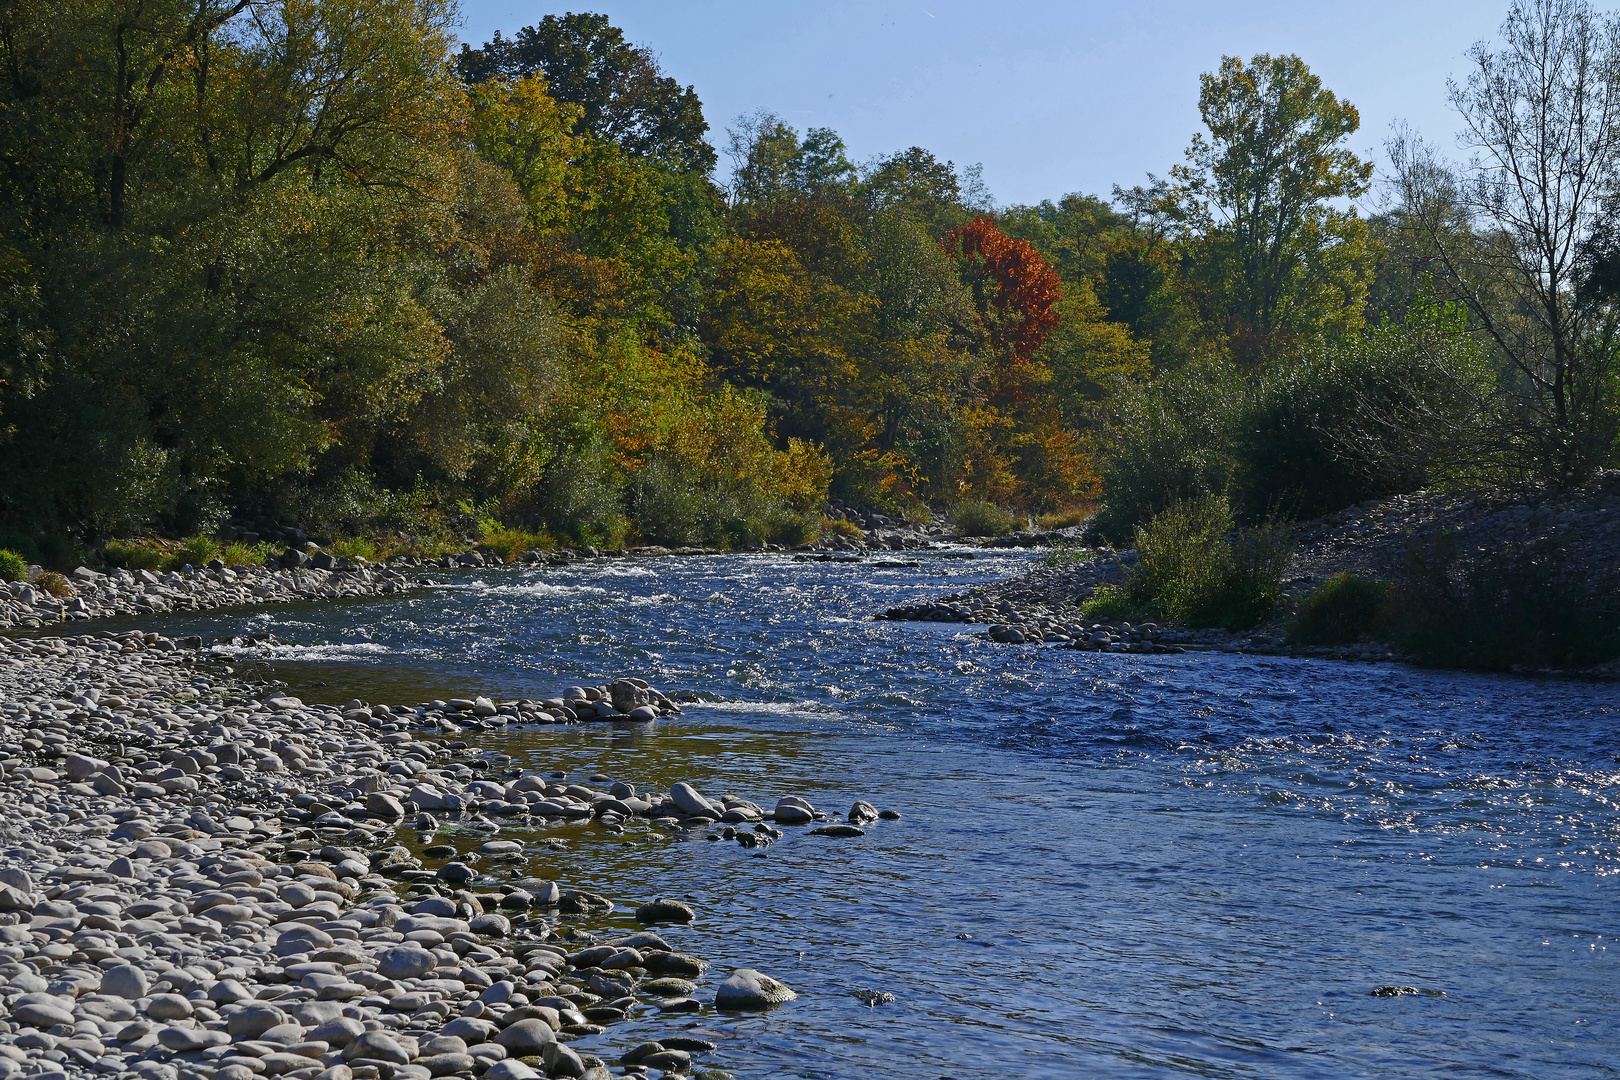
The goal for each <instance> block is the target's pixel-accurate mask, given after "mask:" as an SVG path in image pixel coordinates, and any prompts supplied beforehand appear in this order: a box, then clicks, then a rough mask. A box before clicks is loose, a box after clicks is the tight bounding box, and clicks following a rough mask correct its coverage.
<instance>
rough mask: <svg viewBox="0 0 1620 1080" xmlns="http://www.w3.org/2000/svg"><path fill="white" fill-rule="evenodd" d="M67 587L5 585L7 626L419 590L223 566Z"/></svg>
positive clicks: (86, 575) (339, 576) (380, 578)
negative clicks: (61, 590)
mask: <svg viewBox="0 0 1620 1080" xmlns="http://www.w3.org/2000/svg"><path fill="white" fill-rule="evenodd" d="M67 584H68V588H67V589H66V590H65V593H66V594H65V595H62V596H55V595H52V593H51V592H50V591H49V590H47V589H46V588H45V587H44V585H43V584H40V583H39V581H38V580H36V581H34V582H32V583H30V582H24V581H14V582H10V583H9V584H5V583H0V629H3V628H7V627H19V626H23V627H38V626H46V625H49V624H51V623H57V622H61V621H63V620H69V621H78V620H84V619H93V618H98V617H105V616H109V615H153V614H157V613H159V612H164V611H200V610H203V609H205V608H221V607H253V606H256V605H262V604H290V603H293V602H295V601H301V600H302V601H311V600H315V601H318V600H342V599H347V598H353V597H364V596H390V595H392V594H395V593H401V592H405V591H406V590H408V589H410V588H412V587H413V582H412V581H411V580H410V579H408V578H407V577H406V576H405V575H404V574H402V573H400V572H399V571H397V570H390V569H387V568H384V567H370V566H356V567H355V568H354V569H352V570H320V569H315V568H313V567H310V568H301V569H271V568H269V567H263V566H236V567H229V566H224V565H222V564H219V565H215V566H213V567H205V568H203V569H197V568H187V569H184V570H175V571H171V572H169V573H166V574H154V573H153V572H152V571H150V570H135V571H129V570H109V571H107V572H106V573H100V572H97V571H95V570H91V569H90V568H89V567H85V566H81V567H79V568H78V569H77V570H75V571H73V573H71V574H69V575H67Z"/></svg>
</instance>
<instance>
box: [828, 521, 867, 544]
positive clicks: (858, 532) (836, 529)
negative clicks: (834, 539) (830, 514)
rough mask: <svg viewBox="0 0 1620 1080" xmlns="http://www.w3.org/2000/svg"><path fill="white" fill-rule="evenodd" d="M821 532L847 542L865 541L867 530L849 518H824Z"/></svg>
mask: <svg viewBox="0 0 1620 1080" xmlns="http://www.w3.org/2000/svg"><path fill="white" fill-rule="evenodd" d="M821 532H823V533H827V534H830V535H832V536H842V537H844V538H845V539H846V540H865V539H866V530H865V529H863V528H861V527H860V526H859V525H857V524H855V523H854V522H853V521H850V520H849V519H847V518H822V519H821Z"/></svg>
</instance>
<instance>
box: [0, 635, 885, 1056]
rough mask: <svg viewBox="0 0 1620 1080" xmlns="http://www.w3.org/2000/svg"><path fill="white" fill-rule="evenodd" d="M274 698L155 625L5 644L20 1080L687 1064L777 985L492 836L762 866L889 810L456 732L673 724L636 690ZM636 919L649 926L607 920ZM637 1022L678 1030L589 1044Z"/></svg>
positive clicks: (674, 926) (648, 905) (2, 685)
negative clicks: (641, 776)
mask: <svg viewBox="0 0 1620 1080" xmlns="http://www.w3.org/2000/svg"><path fill="white" fill-rule="evenodd" d="M265 691H266V688H265V687H263V686H250V685H247V684H243V683H241V682H239V681H237V680H235V679H234V678H233V677H232V673H231V671H230V669H229V667H228V666H224V665H221V664H219V663H218V662H217V660H210V658H209V657H208V655H207V654H204V653H201V652H199V651H197V650H195V649H191V648H187V647H185V645H184V643H182V642H177V641H175V640H173V639H170V638H165V637H163V636H161V635H158V634H152V633H147V634H142V633H139V632H128V633H124V634H120V635H117V636H114V635H110V634H108V635H100V636H96V637H77V638H52V639H31V640H26V641H24V640H7V639H0V753H3V754H4V757H3V759H0V804H3V807H4V814H3V819H0V856H3V859H0V865H3V869H0V1003H3V1006H4V1007H3V1010H0V1016H3V1018H0V1077H11V1076H39V1077H51V1076H57V1075H61V1076H71V1075H91V1074H100V1075H107V1074H111V1075H116V1076H121V1077H126V1076H127V1077H139V1078H143V1080H184V1078H197V1080H253V1078H254V1077H258V1076H285V1077H293V1078H295V1080H313V1078H316V1077H319V1078H321V1080H354V1078H359V1080H372V1078H376V1080H394V1078H403V1080H427V1078H429V1077H433V1076H440V1075H449V1074H458V1075H466V1074H469V1073H471V1074H482V1075H483V1076H485V1077H487V1078H490V1080H528V1078H531V1077H536V1076H585V1077H591V1078H593V1080H601V1078H604V1077H607V1076H610V1075H615V1074H617V1075H625V1076H633V1075H637V1074H640V1073H643V1072H644V1071H645V1070H647V1069H653V1070H665V1071H677V1072H684V1071H688V1070H690V1069H691V1068H692V1067H694V1064H696V1065H697V1066H698V1067H701V1055H702V1053H703V1052H704V1051H705V1050H706V1049H712V1047H713V1044H712V1043H710V1042H708V1041H707V1040H705V1039H703V1038H701V1037H699V1036H697V1035H693V1034H688V1033H686V1031H685V1029H686V1027H689V1026H695V1025H694V1024H693V1022H692V1021H693V1018H694V1017H695V1016H697V1015H698V1014H703V1013H709V1012H712V1011H713V1010H715V1009H717V1008H718V1009H729V1008H744V1009H751V1008H761V1007H764V1006H765V1005H766V1004H768V1001H767V999H769V998H772V997H778V998H779V997H781V996H782V994H781V993H780V992H778V991H776V990H773V989H772V981H771V980H769V979H768V978H766V979H764V980H763V981H761V979H760V978H758V977H756V974H757V973H756V974H750V973H748V972H746V971H745V972H741V973H735V974H733V975H732V977H730V978H727V979H725V980H723V981H722V980H721V979H719V978H717V977H715V976H713V975H709V965H708V964H707V963H706V962H705V961H704V960H702V959H700V958H698V957H695V956H691V955H689V954H687V953H684V952H682V951H680V945H679V940H680V937H681V933H682V931H681V929H680V928H681V926H682V925H684V924H686V923H689V922H691V921H692V919H693V918H694V917H695V913H694V912H693V910H692V909H691V908H690V907H688V906H686V905H684V904H681V903H679V902H676V901H673V900H667V901H666V900H661V899H659V898H655V897H650V896H649V897H634V898H628V899H624V900H621V901H618V902H616V901H614V900H612V899H609V898H606V897H603V896H600V895H598V894H596V893H593V892H590V891H588V890H584V889H579V888H573V887H570V886H569V885H568V884H567V883H566V882H555V881H548V880H540V879H535V878H527V877H524V876H522V874H521V864H522V861H523V859H524V851H525V845H524V843H523V842H522V841H521V840H518V839H496V836H497V835H498V834H500V833H501V832H502V831H503V830H504V831H506V832H507V833H508V834H509V835H511V834H513V833H514V832H516V833H517V834H518V835H521V834H522V830H523V827H524V826H525V825H529V824H543V823H544V822H545V821H547V820H563V819H587V820H591V821H593V822H594V823H595V825H596V827H598V828H601V829H605V830H608V831H613V830H618V831H619V832H623V830H624V823H625V822H626V821H628V820H630V819H644V820H645V821H647V822H648V823H649V824H650V825H651V826H652V827H654V828H656V829H661V830H663V831H664V832H665V833H667V834H669V835H671V836H672V837H677V838H678V837H684V836H693V837H696V836H702V835H705V830H706V829H708V828H709V827H710V826H712V827H713V829H714V831H713V834H712V835H713V837H714V838H716V839H727V840H733V841H736V842H738V843H740V844H742V845H743V846H744V847H764V846H768V845H770V844H773V843H775V842H776V841H778V840H782V839H787V840H788V842H790V843H791V842H792V839H791V838H792V837H793V836H794V833H793V832H790V831H789V830H790V829H793V828H794V827H796V826H809V827H810V830H811V831H815V832H819V833H821V834H822V835H823V836H832V837H837V836H845V835H861V834H862V833H863V829H862V828H861V826H862V825H863V824H866V823H867V822H869V821H871V820H875V819H876V817H877V814H876V810H875V809H873V808H871V807H870V806H869V805H868V804H857V805H856V806H855V807H854V808H852V810H851V815H850V816H849V819H848V820H847V821H842V822H841V821H837V820H836V819H833V818H832V817H830V816H829V815H828V814H826V813H824V812H822V811H819V810H817V809H816V808H814V807H813V806H811V805H810V803H809V802H808V801H807V800H804V799H802V798H798V797H795V796H792V795H789V796H784V797H783V798H782V799H781V800H779V801H778V803H777V804H776V806H775V807H774V809H769V810H767V809H764V808H763V807H762V806H761V805H760V804H757V803H754V802H750V801H748V800H744V799H740V798H736V797H733V796H726V797H724V798H723V799H711V798H708V797H706V796H704V795H702V794H701V793H700V792H698V791H697V790H696V788H695V787H693V786H692V785H689V784H684V783H677V784H674V785H671V786H670V787H669V789H668V790H667V791H663V792H657V791H653V792H648V791H638V790H637V789H636V787H635V786H634V785H633V784H632V783H630V782H627V781H625V780H616V779H614V778H611V777H607V776H602V775H590V776H580V777H568V776H566V775H563V774H552V776H551V777H550V778H542V777H540V776H539V775H537V774H536V773H535V772H533V771H529V772H523V771H521V770H518V769H514V768H513V767H512V765H513V762H512V760H511V759H510V758H508V757H506V756H504V755H500V754H488V753H481V752H480V750H479V748H478V747H477V746H475V745H469V744H468V743H467V742H466V741H465V740H463V739H449V738H447V737H446V736H452V735H475V734H477V733H479V732H482V731H489V730H500V729H503V728H506V727H508V726H514V727H515V726H517V725H519V724H525V723H536V722H540V723H543V722H548V721H549V722H552V723H568V722H577V721H578V720H581V719H586V718H591V717H600V718H604V719H605V718H608V717H615V718H618V719H620V720H624V721H639V722H651V721H653V720H656V719H657V718H659V717H661V716H673V715H675V714H676V713H678V711H679V707H678V706H677V705H675V703H674V702H672V701H670V700H669V699H668V698H667V697H666V696H664V695H663V694H662V693H661V692H659V691H657V690H656V689H655V688H653V687H650V686H648V685H647V684H646V683H645V682H643V681H640V680H619V681H616V682H613V683H611V684H609V685H607V686H603V687H570V688H568V689H567V690H565V691H564V692H563V693H562V694H560V695H558V696H557V697H556V698H554V699H548V700H546V701H528V700H521V699H520V700H514V701H504V702H499V703H497V702H494V701H491V700H489V699H487V698H472V699H465V700H461V699H458V700H453V701H434V702H429V703H424V704H422V705H419V706H402V705H396V706H382V705H370V706H368V705H365V704H364V703H362V702H359V701H350V702H349V703H348V705H347V706H345V707H341V708H340V707H336V706H332V705H324V704H320V705H307V704H305V703H304V702H302V701H300V700H298V699H297V698H294V697H290V696H287V695H285V694H280V693H276V692H275V691H274V689H273V688H271V689H270V691H269V692H268V693H266V692H265ZM419 732H421V733H425V734H427V735H429V736H433V737H430V738H422V737H418V733H419ZM593 785H594V786H593ZM869 811H870V813H869ZM468 837H471V838H472V839H471V840H470V841H469V840H468ZM820 842H823V843H824V842H828V841H825V840H823V841H820ZM833 842H836V841H833ZM616 910H617V911H618V912H620V913H621V914H620V916H619V917H620V918H622V917H623V915H624V914H627V913H630V912H633V913H634V916H635V918H636V919H637V920H638V921H639V922H640V923H642V924H643V925H644V927H645V929H643V930H640V931H637V932H633V933H628V934H626V933H623V932H622V931H620V932H614V931H613V930H611V929H604V930H601V931H600V932H599V933H592V932H590V931H589V930H587V929H586V927H587V926H598V925H601V924H604V923H606V924H609V925H610V924H611V922H612V919H613V913H614V912H615V911H616ZM660 927H662V929H660ZM666 935H667V936H666ZM641 1014H651V1015H658V1014H663V1015H665V1016H666V1017H667V1027H668V1029H669V1034H668V1035H667V1036H666V1037H663V1038H660V1039H658V1040H657V1041H656V1044H652V1043H648V1042H647V1040H645V1039H642V1040H640V1041H639V1042H638V1043H637V1044H636V1045H634V1046H625V1047H623V1048H622V1051H621V1053H619V1054H615V1055H613V1056H612V1058H611V1060H614V1061H616V1062H618V1064H616V1065H615V1066H614V1068H613V1069H612V1070H610V1069H609V1067H608V1060H609V1059H607V1058H604V1057H603V1056H600V1055H599V1054H598V1055H593V1054H589V1053H577V1052H575V1051H574V1050H572V1049H570V1048H569V1046H568V1043H570V1042H573V1041H576V1040H578V1039H580V1038H584V1037H590V1036H600V1035H603V1034H604V1032H607V1033H608V1034H611V1028H612V1026H613V1025H614V1024H617V1023H619V1022H621V1021H625V1020H628V1019H632V1018H635V1017H637V1016H639V1015H641ZM699 1075H703V1074H702V1073H701V1072H700V1073H699ZM716 1075H718V1074H716Z"/></svg>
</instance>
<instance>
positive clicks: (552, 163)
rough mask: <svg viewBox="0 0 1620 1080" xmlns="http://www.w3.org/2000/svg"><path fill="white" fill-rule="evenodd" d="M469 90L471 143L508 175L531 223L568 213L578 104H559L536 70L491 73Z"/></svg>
mask: <svg viewBox="0 0 1620 1080" xmlns="http://www.w3.org/2000/svg"><path fill="white" fill-rule="evenodd" d="M468 93H469V96H470V97H471V100H472V117H471V119H470V120H469V121H468V129H469V134H471V135H472V140H473V145H474V146H476V147H477V148H478V152H479V153H480V154H482V155H483V156H484V158H485V159H486V160H488V161H491V162H494V163H495V164H496V165H499V166H500V167H501V168H502V169H503V170H504V171H505V172H506V174H507V175H508V176H510V177H511V178H512V182H513V183H515V184H516V185H517V189H518V191H519V193H520V194H522V196H523V202H524V204H525V205H526V206H527V207H528V210H529V223H530V225H531V226H532V227H533V228H534V229H536V230H538V231H542V232H543V231H545V230H547V229H550V228H552V227H554V226H556V225H558V224H560V223H561V222H562V221H563V220H564V219H565V217H566V215H567V213H568V187H567V183H566V181H567V179H568V162H569V159H570V158H571V157H572V156H573V154H574V152H575V149H576V147H577V144H578V140H576V139H575V138H574V137H573V136H572V135H570V134H569V131H570V130H571V129H572V128H573V126H574V124H575V122H576V121H577V120H578V119H579V115H580V112H581V110H580V107H579V106H578V105H565V104H559V103H558V102H557V101H556V100H555V99H554V98H552V96H551V95H550V94H549V93H548V92H547V87H546V80H545V79H544V78H543V77H541V76H540V75H530V76H529V77H528V78H524V79H517V80H512V79H504V78H496V79H490V80H488V81H487V82H482V83H477V84H475V85H474V86H473V87H472V88H471V90H469V91H468Z"/></svg>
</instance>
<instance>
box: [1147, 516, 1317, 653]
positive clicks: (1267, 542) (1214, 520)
mask: <svg viewBox="0 0 1620 1080" xmlns="http://www.w3.org/2000/svg"><path fill="white" fill-rule="evenodd" d="M1233 526H1234V521H1233V516H1232V508H1231V506H1230V505H1229V504H1228V503H1227V501H1226V499H1225V497H1224V496H1220V495H1201V496H1198V497H1196V498H1192V499H1184V500H1182V501H1180V502H1177V503H1174V504H1173V505H1171V506H1170V507H1169V508H1167V509H1166V510H1164V511H1163V512H1161V513H1159V514H1158V515H1156V516H1155V517H1154V518H1153V520H1151V521H1149V522H1148V523H1147V524H1146V525H1144V526H1141V527H1140V528H1138V529H1137V530H1136V552H1137V557H1138V560H1137V564H1136V567H1135V569H1134V570H1133V571H1132V572H1131V575H1130V579H1129V581H1128V582H1127V583H1126V585H1125V589H1126V592H1127V595H1128V596H1129V599H1130V602H1131V605H1132V606H1133V607H1134V608H1135V609H1137V610H1138V611H1141V612H1143V613H1145V614H1149V615H1154V616H1159V617H1163V618H1166V619H1169V620H1171V621H1173V622H1178V623H1183V624H1185V625H1188V626H1224V627H1226V628H1227V629H1229V630H1243V629H1248V628H1249V627H1252V626H1254V625H1256V624H1258V623H1259V622H1261V621H1262V620H1264V619H1265V618H1266V617H1267V616H1268V615H1270V614H1271V613H1272V612H1273V611H1275V610H1276V607H1277V603H1278V601H1279V600H1280V599H1281V598H1282V574H1283V570H1284V569H1285V568H1286V567H1287V565H1288V557H1289V554H1290V552H1291V550H1292V545H1291V543H1290V537H1289V534H1288V531H1287V530H1286V529H1284V528H1280V527H1277V526H1275V525H1270V524H1268V525H1265V526H1262V527H1260V528H1255V529H1245V530H1242V531H1240V532H1234V528H1233Z"/></svg>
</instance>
